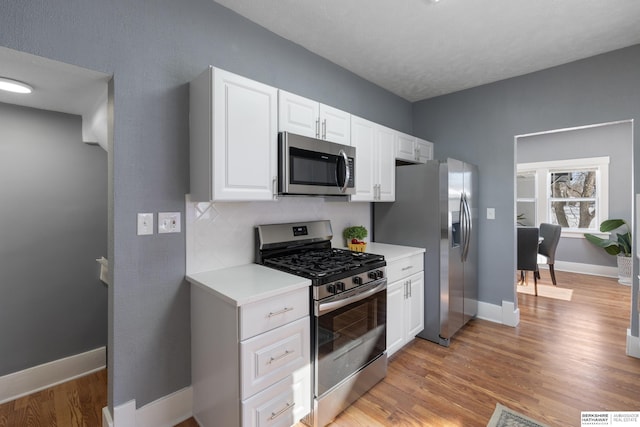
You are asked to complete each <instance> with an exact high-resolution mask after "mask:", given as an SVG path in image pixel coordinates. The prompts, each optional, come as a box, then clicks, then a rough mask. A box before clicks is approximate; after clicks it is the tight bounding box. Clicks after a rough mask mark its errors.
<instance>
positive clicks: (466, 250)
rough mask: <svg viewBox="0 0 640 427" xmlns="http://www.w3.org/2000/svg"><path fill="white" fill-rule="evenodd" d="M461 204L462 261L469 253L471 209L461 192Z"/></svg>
mask: <svg viewBox="0 0 640 427" xmlns="http://www.w3.org/2000/svg"><path fill="white" fill-rule="evenodd" d="M462 199H463V204H464V249H463V254H464V256H463V258H462V261H466V260H467V256H468V255H469V247H470V245H471V227H472V222H471V209H470V208H469V201H468V200H467V195H466V193H463V194H462Z"/></svg>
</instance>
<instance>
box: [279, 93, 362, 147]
mask: <svg viewBox="0 0 640 427" xmlns="http://www.w3.org/2000/svg"><path fill="white" fill-rule="evenodd" d="M278 107H279V108H278V129H279V131H280V132H285V131H286V132H291V133H297V134H299V135H304V136H308V137H311V138H319V139H324V140H327V141H331V142H337V143H339V144H344V145H351V143H350V142H351V115H350V114H349V113H347V112H345V111H342V110H338V109H337V108H333V107H330V106H328V105H324V104H320V103H319V102H317V101H313V100H311V99H308V98H304V97H302V96H300V95H296V94H293V93H290V92H286V91H284V90H280V91H278Z"/></svg>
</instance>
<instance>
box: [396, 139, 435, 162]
mask: <svg viewBox="0 0 640 427" xmlns="http://www.w3.org/2000/svg"><path fill="white" fill-rule="evenodd" d="M395 144H396V153H395V158H396V159H398V160H402V161H405V162H410V163H425V162H426V161H427V160H433V143H432V142H429V141H425V140H424V139H420V138H416V137H415V136H411V135H408V134H406V133H402V132H396V143H395Z"/></svg>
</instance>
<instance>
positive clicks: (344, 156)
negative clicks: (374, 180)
mask: <svg viewBox="0 0 640 427" xmlns="http://www.w3.org/2000/svg"><path fill="white" fill-rule="evenodd" d="M338 154H339V155H340V156H342V159H343V160H344V172H345V173H344V185H343V186H342V187H341V188H340V192H341V193H344V192H345V191H347V186H348V185H349V179H351V171H350V170H349V158H348V157H347V153H345V152H344V150H340V151H339V152H338ZM337 175H338V172H337V170H336V182H337V181H338V179H337V178H338V177H337ZM339 185H340V183H338V186H339Z"/></svg>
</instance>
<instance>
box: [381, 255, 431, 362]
mask: <svg viewBox="0 0 640 427" xmlns="http://www.w3.org/2000/svg"><path fill="white" fill-rule="evenodd" d="M423 270H424V260H423V255H422V254H419V255H413V256H410V257H406V258H402V259H399V260H396V261H393V262H391V263H389V264H388V265H387V280H388V281H389V285H388V286H387V355H388V356H391V355H392V354H393V353H395V352H397V351H398V350H400V349H401V348H402V347H403V346H404V345H405V344H407V343H408V342H409V341H411V340H412V339H413V338H414V337H415V336H416V335H417V334H418V333H420V332H421V331H422V330H423V329H424V271H423Z"/></svg>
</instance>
